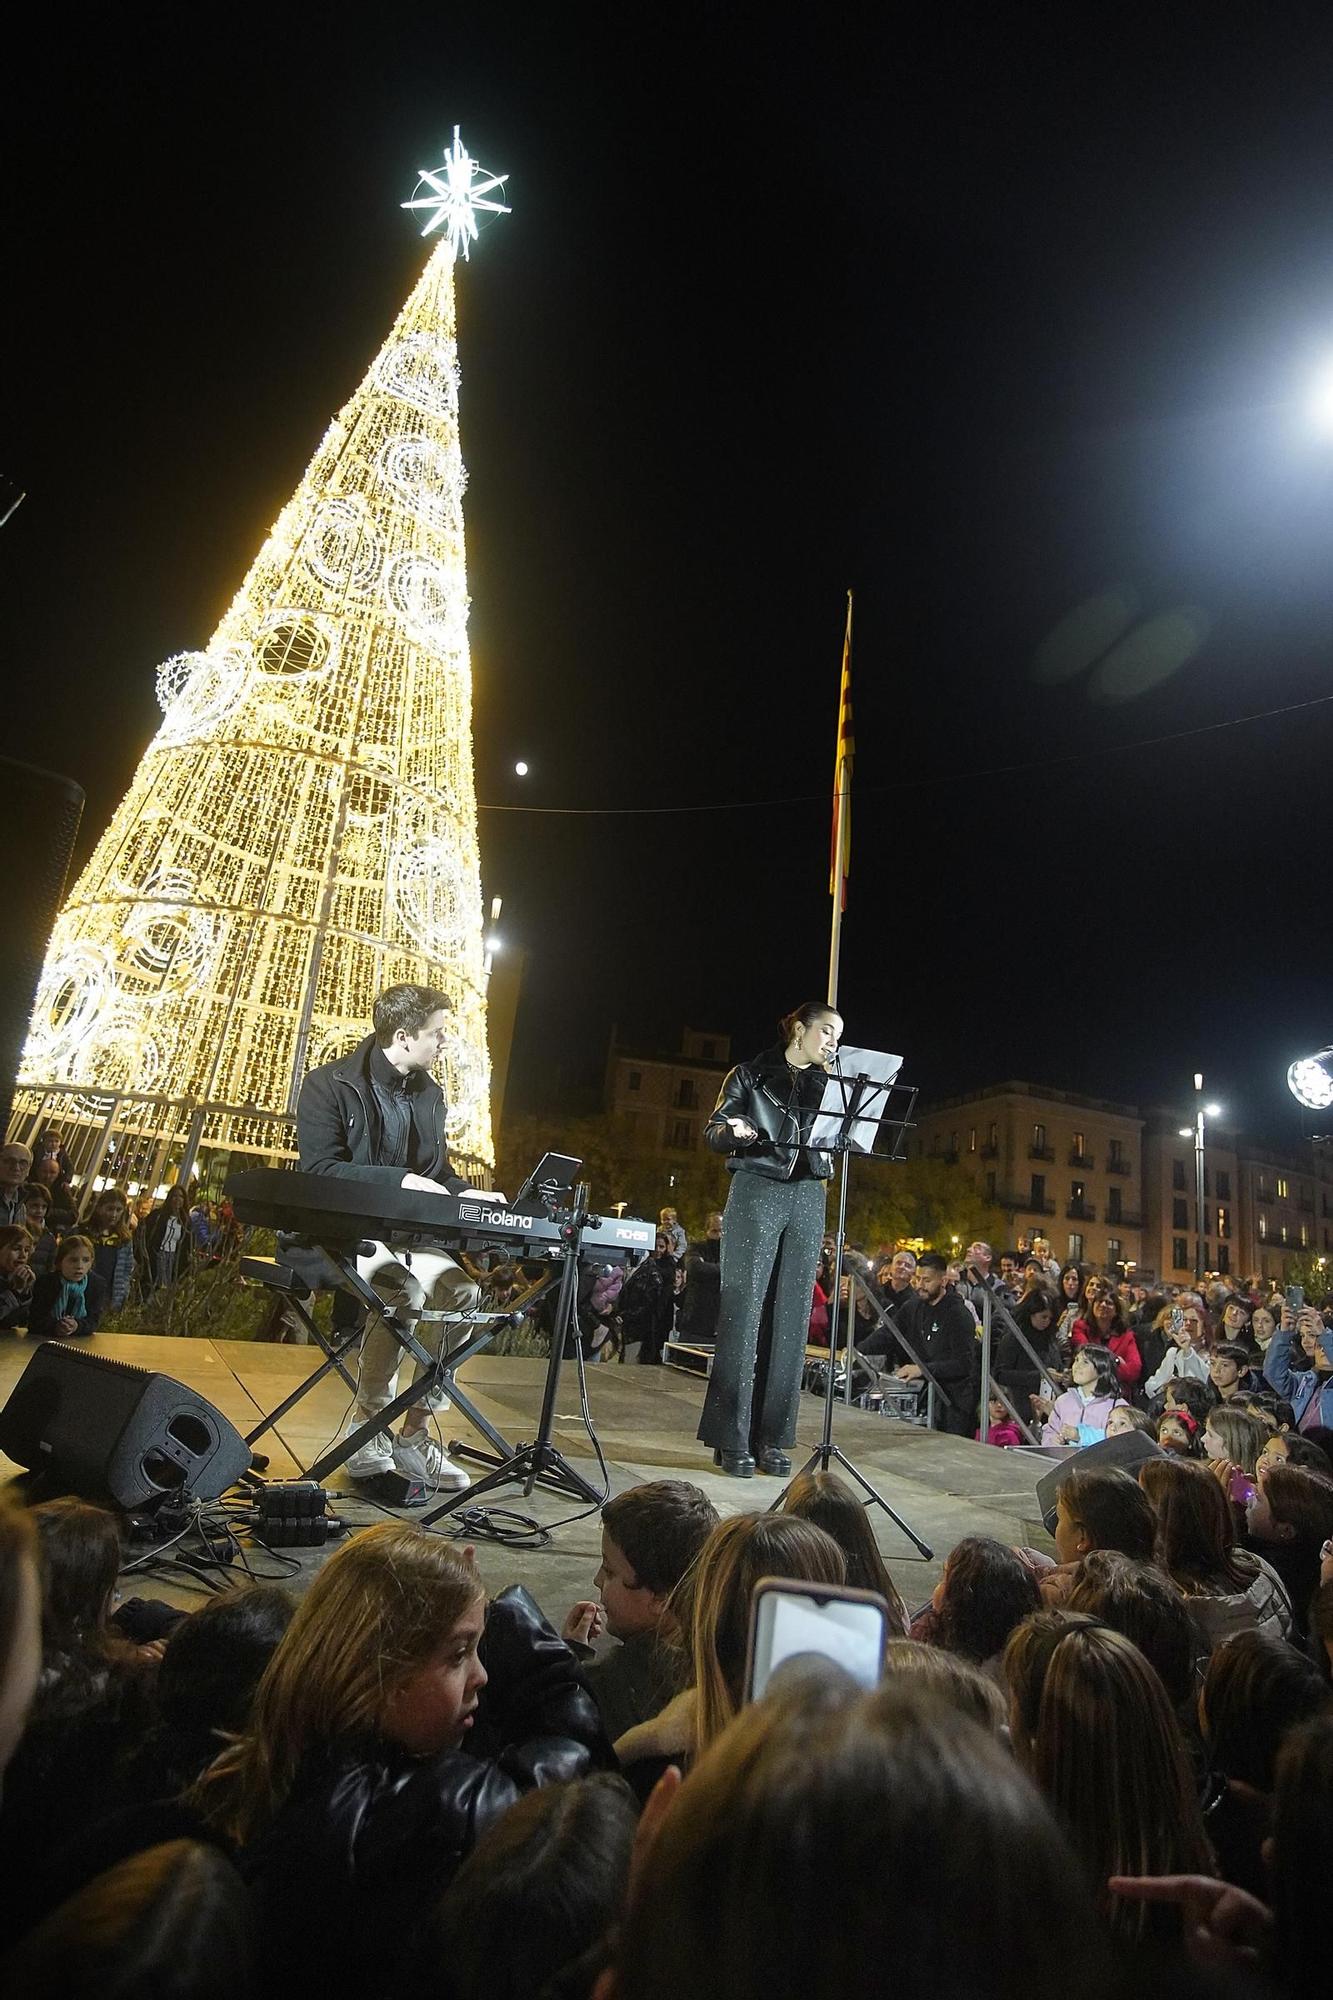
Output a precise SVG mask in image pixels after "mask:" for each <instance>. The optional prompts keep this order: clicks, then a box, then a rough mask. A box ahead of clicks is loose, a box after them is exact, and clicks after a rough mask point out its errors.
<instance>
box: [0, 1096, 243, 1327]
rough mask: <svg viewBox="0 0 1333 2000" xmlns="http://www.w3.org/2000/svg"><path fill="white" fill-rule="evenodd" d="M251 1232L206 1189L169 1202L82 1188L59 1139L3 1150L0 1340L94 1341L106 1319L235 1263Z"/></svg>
mask: <svg viewBox="0 0 1333 2000" xmlns="http://www.w3.org/2000/svg"><path fill="white" fill-rule="evenodd" d="M241 1236H242V1231H241V1227H240V1224H239V1223H238V1222H237V1220H236V1217H235V1215H234V1214H233V1212H232V1207H231V1203H230V1202H229V1201H228V1200H227V1199H226V1198H225V1196H224V1197H223V1198H222V1199H220V1200H217V1201H212V1200H209V1199H208V1197H207V1196H206V1195H205V1194H204V1193H203V1191H202V1190H201V1189H200V1188H199V1187H198V1185H197V1184H195V1185H192V1186H190V1187H188V1188H187V1187H183V1186H180V1185H176V1186H173V1187H168V1188H167V1189H166V1190H165V1192H164V1193H163V1195H162V1198H161V1200H156V1199H155V1198H154V1197H153V1196H152V1195H151V1194H139V1195H137V1196H135V1197H134V1198H133V1200H132V1199H131V1198H130V1196H129V1195H127V1194H126V1193H125V1192H124V1191H123V1190H122V1189H120V1188H118V1187H114V1186H100V1187H90V1188H84V1187H82V1186H81V1185H80V1184H79V1182H78V1180H77V1179H76V1178H75V1176H74V1174H73V1172H72V1169H71V1167H70V1164H69V1160H68V1158H67V1156H66V1155H65V1153H64V1151H63V1149H62V1148H61V1146H60V1143H59V1138H58V1135H56V1134H49V1135H43V1137H42V1138H41V1139H39V1140H38V1142H37V1146H36V1149H35V1150H34V1149H33V1148H31V1147H29V1146H27V1145H25V1144H23V1143H22V1142H21V1141H19V1140H12V1139H11V1140H7V1141H6V1142H5V1144H4V1145H3V1146H0V1331H7V1332H17V1331H22V1330H25V1329H26V1331H27V1333H28V1335H29V1337H30V1338H32V1339H34V1340H46V1339H51V1338H54V1339H58V1340H71V1339H78V1338H81V1337H83V1336H86V1335H88V1334H92V1333H95V1332H96V1331H97V1329H98V1326H99V1324H100V1323H101V1320H102V1318H103V1316H104V1315H106V1314H109V1313H118V1312H119V1311H120V1310H121V1308H122V1306H124V1305H126V1304H127V1303H131V1304H133V1303H141V1302H142V1301H143V1300H145V1299H146V1298H147V1297H148V1296H149V1294H150V1293H152V1292H156V1291H159V1290H161V1289H162V1288H163V1287H169V1286H172V1285H175V1284H177V1283H178V1282H179V1281H180V1280H181V1279H182V1278H184V1277H186V1276H187V1275H188V1274H189V1272H190V1271H191V1270H193V1269H197V1268H199V1267H200V1266H201V1265H210V1264H220V1263H224V1262H226V1261H228V1260H232V1259H234V1258H235V1257H236V1256H237V1255H238V1254H239V1250H240V1244H241Z"/></svg>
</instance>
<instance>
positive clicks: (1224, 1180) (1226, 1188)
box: [1217, 1167, 1231, 1201]
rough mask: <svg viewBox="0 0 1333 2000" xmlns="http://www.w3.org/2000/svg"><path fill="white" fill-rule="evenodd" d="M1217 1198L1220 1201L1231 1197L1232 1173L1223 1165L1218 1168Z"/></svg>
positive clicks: (1228, 1199)
mask: <svg viewBox="0 0 1333 2000" xmlns="http://www.w3.org/2000/svg"><path fill="white" fill-rule="evenodd" d="M1217 1198H1218V1200H1219V1201H1230V1199H1231V1175H1230V1174H1229V1173H1226V1172H1224V1171H1223V1169H1222V1168H1221V1167H1219V1168H1218V1170H1217Z"/></svg>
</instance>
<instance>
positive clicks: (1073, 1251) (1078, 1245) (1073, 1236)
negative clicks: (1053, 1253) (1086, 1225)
mask: <svg viewBox="0 0 1333 2000" xmlns="http://www.w3.org/2000/svg"><path fill="white" fill-rule="evenodd" d="M1069 1261H1070V1263H1071V1264H1081V1263H1082V1262H1083V1238H1082V1236H1081V1235H1080V1234H1079V1232H1078V1231H1077V1230H1076V1229H1071V1230H1070V1232H1069Z"/></svg>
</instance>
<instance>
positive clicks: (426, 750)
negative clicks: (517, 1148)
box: [15, 133, 500, 1180]
mask: <svg viewBox="0 0 1333 2000" xmlns="http://www.w3.org/2000/svg"><path fill="white" fill-rule="evenodd" d="M458 152H459V141H458V137H457V133H455V140H454V154H458ZM454 154H451V155H449V156H447V157H448V158H449V159H450V160H452V161H453V164H452V166H451V168H450V170H449V175H448V179H447V181H446V183H445V188H446V193H447V198H448V201H449V203H450V204H452V208H451V210H450V214H449V216H448V217H447V218H446V219H447V220H448V221H449V227H448V228H447V230H446V231H445V233H444V234H443V235H442V237H441V240H440V241H439V243H438V245H437V247H436V248H435V249H434V251H433V253H432V255H431V257H430V260H429V262H428V263H427V265H426V267H425V269H424V271H423V272H422V275H421V277H420V279H419V281H418V283H417V285H416V288H415V290H414V291H413V292H412V294H411V296H410V298H409V299H408V301H407V303H406V305H405V306H404V307H403V309H402V311H401V313H400V314H399V316H398V319H397V322H396V324H395V325H394V327H393V330H392V332H391V333H390V335H389V338H388V339H387V341H386V342H385V344H384V346H383V347H382V348H381V350H380V352H379V354H378V355H377V356H376V358H375V360H374V362H373V364H372V366H371V368H370V369H369V371H368V373H367V374H366V377H365V379H364V381H363V382H362V383H361V386H360V387H359V388H358V390H357V391H356V393H355V395H354V396H353V397H352V399H351V401H350V402H349V403H348V404H347V405H346V407H345V408H344V409H343V410H341V411H340V412H339V414H338V415H337V416H336V417H335V418H334V420H333V422H332V424H331V425H330V426H329V429H328V432H327V434H326V435H325V437H324V439H323V440H322V442H321V444H320V446H319V448H318V450H317V451H316V453H315V455H314V458H313V459H312V460H311V463H310V465H309V467H308V468H307V470H306V473H305V476H304V477H303V479H302V480H301V483H300V485H299V486H298V487H297V489H296V491H295V493H294V494H293V495H292V497H291V499H290V500H289V501H288V502H287V504H286V506H285V507H284V508H283V509H282V512H281V513H280V514H279V516H278V519H277V520H276V521H275V522H274V524H273V527H272V529H271V531H270V533H269V535H268V538H267V540H266V541H265V543H264V545H263V547H262V548H261V549H260V551H259V553H258V555H257V556H256V558H255V560H254V562H253V564H252V565H251V568H250V571H249V574H248V575H247V576H246V578H245V581H244V583H243V584H242V585H241V588H240V590H239V591H238V592H237V594H236V596H235V598H234V599H233V601H232V603H231V605H230V607H229V609H228V610H227V612H226V614H225V616H224V617H223V619H222V621H221V623H220V624H219V626H218V628H217V630H216V632H215V633H214V634H213V636H212V638H211V639H210V640H209V642H208V644H207V646H206V647H204V648H203V650H202V651H201V652H197V653H182V654H178V655H176V656H175V658H173V659H171V660H169V661H167V663H166V664H165V665H164V666H163V667H162V668H160V669H159V672H158V695H159V700H160V702H161V705H162V708H163V719H162V724H161V727H160V728H159V730H158V732H157V734H156V736H155V737H154V738H153V740H152V742H151V743H150V744H149V746H148V749H147V750H146V752H145V753H144V756H143V758H142V761H141V762H140V764H139V767H138V769H137V771H136V772H135V775H134V779H133V782H132V783H131V786H130V789H129V792H128V793H127V794H126V796H125V798H124V799H123V800H122V802H121V804H120V806H119V807H118V809H117V811H116V813H115V815H114V816H113V818H112V820H111V823H110V825H109V826H108V827H107V829H106V832H105V833H104V834H103V836H102V838H101V840H100V841H99V842H98V844H97V847H96V849H95V851H94V853H93V855H92V857H91V859H90V860H89V862H88V864H87V866H86V867H85V868H84V870H83V872H82V874H81V875H80V877H79V879H78V881H77V882H76V883H75V884H74V887H73V890H72V892H71V893H70V895H69V898H68V900H67V902H66V903H65V906H64V908H63V909H62V911H61V913H60V916H59V918H58V920H57V922H56V925H55V929H54V931H53V933H52V937H51V943H50V948H49V952H48V956H47V960H46V965H45V969H44V973H43V977H42V981H41V984H40V988H39V991H38V997H37V1004H36V1008H35V1010H34V1014H33V1019H32V1025H31V1030H30V1034H29V1038H28V1043H27V1046H26V1049H25V1052H24V1058H23V1063H22V1067H21V1073H20V1079H19V1081H20V1096H19V1098H18V1100H17V1102H16V1105H15V1113H16V1121H17V1127H16V1129H25V1128H29V1129H31V1130H34V1131H35V1130H36V1129H37V1126H38V1124H39V1123H40V1122H41V1121H43V1120H45V1119H48V1118H50V1119H53V1120H54V1121H55V1122H58V1123H59V1124H60V1125H61V1126H62V1127H63V1128H65V1130H66V1131H67V1132H69V1131H70V1129H71V1127H79V1128H82V1129H83V1130H84V1132H85V1133H88V1132H91V1131H92V1130H93V1129H94V1128H97V1127H99V1126H100V1127H102V1128H104V1129H103V1137H104V1139H105V1138H106V1137H109V1138H110V1143H111V1146H112V1157H113V1159H115V1160H116V1161H117V1162H118V1163H119V1164H120V1166H121V1167H122V1169H123V1168H124V1164H125V1162H126V1161H127V1160H133V1161H135V1162H137V1172H138V1174H139V1177H140V1178H142V1179H145V1180H147V1179H149V1178H150V1177H151V1178H152V1179H157V1178H160V1177H161V1176H162V1174H163V1173H164V1171H166V1169H167V1168H168V1167H169V1166H170V1165H171V1164H172V1163H173V1162H174V1163H178V1162H179V1160H180V1158H181V1157H182V1155H183V1154H184V1153H185V1152H186V1151H187V1149H188V1150H189V1151H190V1152H193V1151H194V1150H195V1149H197V1148H203V1149H209V1148H221V1149H227V1150H229V1151H240V1152H252V1153H260V1154H265V1155H272V1156H283V1155H287V1156H290V1155H291V1154H292V1152H293V1150H294V1147H293V1128H292V1123H291V1111H292V1108H293V1106H294V1103H295V1097H296V1091H297V1089H298V1087H299V1085H300V1082H301V1079H302V1077H303V1076H304V1074H305V1072H306V1071H307V1069H309V1068H310V1067H312V1066H313V1065H314V1064H315V1063H317V1062H321V1061H326V1060H328V1059H329V1058H330V1057H332V1056H335V1055H339V1054H342V1053H344V1052H345V1051H346V1050H347V1049H348V1048H349V1047H351V1046H352V1045H353V1044H354V1043H355V1042H356V1041H357V1040H358V1039H359V1038H360V1037H361V1036H362V1035H364V1034H365V1033H366V1031H367V1026H368V1022H369V1014H370V1005H371V1001H372V999H373V998H374V995H375V994H376V993H377V992H378V991H379V990H380V989H381V988H382V987H384V986H388V985H390V984H393V983H395V982H397V981H400V980H415V981H420V982H422V983H425V984H430V985H435V986H439V987H441V988H442V989H443V990H444V991H445V992H447V993H448V994H449V996H450V998H451V1000H452V1002H453V1008H454V1012H453V1017H452V1021H451V1036H450V1040H449V1044H448V1046H447V1048H446V1050H445V1052H444V1056H443V1068H444V1072H445V1073H444V1075H443V1077H442V1079H441V1080H442V1082H443V1083H444V1086H445V1092H446V1096H447V1097H448V1099H449V1101H450V1104H451V1107H452V1131H451V1140H452V1144H453V1147H454V1150H455V1154H456V1156H457V1157H458V1158H459V1159H460V1161H462V1162H466V1163H471V1164H472V1165H474V1166H476V1167H489V1166H490V1164H491V1162H492V1160H493V1157H494V1153H493V1146H492V1138H491V1126H490V1101H489V1079H490V1071H489V1060H488V1056H487V1048H486V999H485V979H484V969H483V949H482V906H481V882H480V870H479V860H478V849H477V813H476V794H475V786H474V777H473V764H472V687H471V664H470V659H469V653H468V640H467V611H468V596H467V578H466V569H465V560H464V545H463V492H464V487H465V483H466V480H465V474H464V470H463V461H462V456H461V452H460V447H459V432H458V386H459V373H458V352H457V327H456V319H455V296H454V276H455V264H456V257H457V251H458V248H459V246H460V244H461V245H462V247H463V248H464V250H466V247H467V242H468V241H470V240H471V238H472V237H474V236H475V228H474V227H469V218H468V215H467V213H466V187H465V184H464V181H463V178H462V176H463V169H462V167H461V166H460V164H459V161H458V159H455V158H454ZM461 158H462V159H463V160H466V159H467V156H466V154H462V155H461ZM471 166H472V168H473V170H474V172H475V174H476V175H480V169H477V168H476V167H475V163H471ZM499 184H500V183H499V182H498V181H496V180H495V179H494V178H493V177H486V176H481V178H480V180H479V181H478V183H477V185H478V194H479V199H478V202H477V206H478V207H479V208H482V209H492V210H494V209H498V208H499V204H496V203H492V202H488V201H486V200H485V199H484V198H480V197H483V196H484V195H485V193H486V192H487V191H488V190H491V189H493V188H494V187H496V186H498V185H499ZM460 203H461V204H462V206H461V207H460V206H459V204H460ZM118 1100H119V1101H118Z"/></svg>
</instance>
